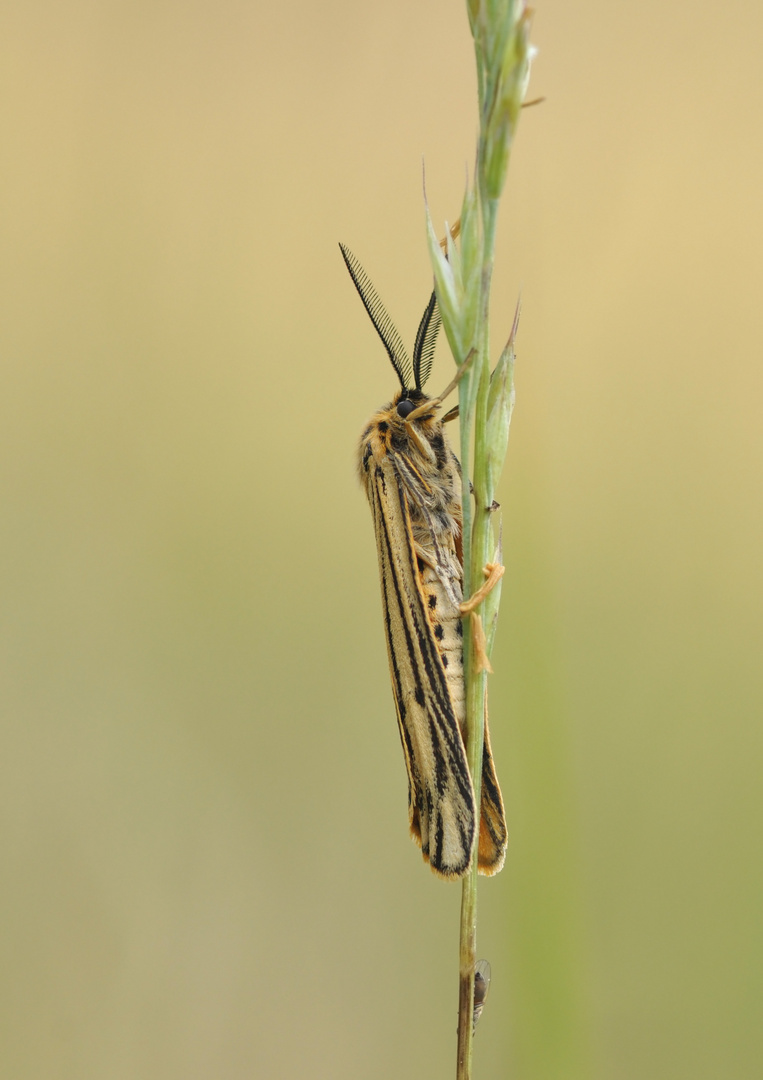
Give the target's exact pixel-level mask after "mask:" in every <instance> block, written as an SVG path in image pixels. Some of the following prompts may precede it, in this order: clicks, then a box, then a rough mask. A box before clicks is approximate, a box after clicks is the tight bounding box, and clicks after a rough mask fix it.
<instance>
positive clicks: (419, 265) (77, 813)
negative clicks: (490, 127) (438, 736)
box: [0, 0, 763, 1080]
mask: <svg viewBox="0 0 763 1080" xmlns="http://www.w3.org/2000/svg"><path fill="white" fill-rule="evenodd" d="M2 22H3V28H2V35H1V36H0V40H1V41H2V44H1V45H0V49H1V50H2V62H1V63H0V72H1V73H2V74H1V75H0V79H1V80H2V93H0V102H1V104H0V121H1V129H2V131H1V139H2V147H3V151H2V157H3V165H2V190H1V192H0V227H1V228H2V241H1V244H0V274H1V275H2V281H1V283H0V304H1V305H2V320H1V328H0V361H1V365H2V366H1V370H2V391H1V392H0V410H2V423H1V424H0V438H1V439H2V451H1V453H0V470H1V471H2V507H3V513H2V534H1V535H2V565H3V579H2V580H3V602H2V643H3V647H2V669H3V688H2V707H3V723H2V746H1V747H0V769H1V770H2V776H1V777H0V800H1V805H0V829H2V865H3V870H4V873H3V884H2V889H1V891H0V917H1V924H2V935H1V940H2V954H1V964H0V970H1V971H2V977H1V985H2V1007H1V1008H0V1017H2V1019H1V1020H0V1024H1V1025H2V1033H1V1034H0V1074H1V1075H2V1076H3V1077H8V1078H9V1080H49V1078H50V1080H54V1078H55V1080H59V1078H60V1080H135V1078H141V1080H154V1078H156V1080H173V1078H177V1080H197V1078H198V1080H202V1078H203V1080H217V1078H225V1080H239V1078H245V1077H246V1078H250V1077H269V1078H276V1080H281V1078H283V1080H291V1078H297V1077H299V1078H302V1077H307V1076H309V1077H311V1078H313V1080H321V1078H327V1080H328V1078H331V1080H335V1078H356V1077H363V1078H364V1080H375V1078H379V1080H381V1078H382V1077H384V1078H386V1077H389V1076H393V1075H394V1076H395V1077H399V1078H405V1077H411V1078H413V1077H424V1076H426V1077H440V1076H449V1075H452V1074H453V1070H454V1062H453V1059H454V1056H455V1007H456V948H457V945H456V932H457V930H456V926H457V918H458V906H459V890H458V889H457V888H456V887H449V886H447V885H443V884H442V883H439V882H437V881H436V880H435V879H434V878H433V877H432V875H431V874H429V873H428V872H427V871H426V870H425V868H424V867H423V866H422V864H421V860H420V857H419V855H418V854H417V852H416V850H415V848H414V847H413V845H412V844H411V843H410V841H409V840H408V838H407V835H406V811H405V777H404V769H403V763H402V755H401V753H400V748H399V745H398V736H397V733H396V725H395V720H394V714H393V708H392V699H391V693H390V689H389V684H388V676H387V670H386V658H385V650H384V643H383V635H382V626H381V617H380V600H379V595H378V592H379V590H378V583H377V579H376V563H375V554H374V546H373V538H372V532H371V524H370V517H369V513H368V509H367V507H366V506H365V505H364V499H363V497H362V495H361V492H360V490H359V488H358V486H357V483H356V480H355V476H354V447H355V441H356V439H357V437H358V435H359V432H360V430H361V428H362V426H363V423H364V421H365V420H366V418H367V416H368V415H369V414H370V413H371V412H372V411H373V410H374V409H375V408H376V407H378V406H379V405H380V404H381V403H382V402H383V401H385V400H387V399H388V398H389V396H390V395H391V393H392V391H393V390H394V378H393V376H392V372H391V370H390V369H389V366H388V364H387V361H386V358H385V356H384V353H383V351H382V349H381V346H380V345H379V343H378V341H377V340H376V339H375V336H374V333H373V330H372V328H371V326H370V323H369V322H368V320H367V318H366V316H365V314H364V312H363V310H362V308H361V306H360V303H359V301H358V298H357V296H356V295H355V293H354V290H353V288H352V285H351V283H350V280H349V278H348V277H347V274H346V271H345V269H344V267H343V265H342V262H341V259H340V256H339V251H338V248H337V241H338V240H343V241H344V242H346V243H347V244H349V245H350V247H351V248H352V249H353V251H354V252H355V253H356V254H357V255H358V257H359V258H360V259H361V261H362V262H363V263H364V265H365V266H366V268H367V269H368V271H369V274H370V275H371V277H372V278H373V280H374V282H375V284H376V285H377V288H378V289H379V292H380V293H381V295H382V296H383V298H384V300H385V302H386V304H387V306H388V308H389V311H390V313H391V314H392V316H393V318H394V319H395V321H396V322H397V324H398V326H399V328H400V330H401V332H402V333H403V335H404V337H405V338H406V340H412V336H413V332H414V330H415V326H416V321H417V319H418V317H419V315H420V314H421V311H422V310H423V306H424V304H425V302H426V299H427V296H428V292H429V289H430V281H431V277H430V272H429V270H428V265H427V256H426V250H425V242H424V224H423V210H422V192H421V163H422V158H424V160H425V162H426V172H427V191H428V196H429V200H430V204H431V207H432V212H433V214H434V216H435V218H436V220H437V221H438V222H443V221H444V219H445V218H449V219H450V220H453V218H455V216H456V215H457V212H458V207H459V205H460V199H461V194H462V188H463V181H464V175H465V169H466V168H467V167H469V166H470V165H471V161H472V156H473V144H474V134H475V128H476V119H475V107H474V74H473V62H472V56H471V42H470V39H469V35H468V28H467V22H466V17H465V13H464V11H463V10H462V5H461V4H460V3H456V2H455V0H453V2H450V0H449V2H448V3H433V2H426V3H415V4H411V3H407V4H403V3H391V4H386V5H375V6H374V5H370V4H356V3H347V2H338V3H332V4H328V5H326V4H322V5H314V4H308V3H300V4H298V5H296V6H292V7H282V8H279V7H278V5H268V6H265V5H263V4H259V3H252V4H245V3H236V2H229V0H222V2H220V3H217V4H209V3H206V4H202V3H190V4H189V3H184V4H181V3H166V2H163V0H158V2H154V3H152V4H133V5H118V4H97V3H89V2H87V0H74V2H73V3H69V4H65V5H61V4H54V3H44V2H43V3H41V4H36V5H24V4H20V3H16V4H10V5H7V6H6V8H5V10H4V14H3V17H2ZM761 33H763V16H762V15H761V12H760V9H759V7H757V6H755V5H752V4H743V3H733V2H732V3H731V4H730V5H729V4H727V5H725V6H723V7H718V5H716V4H710V3H705V4H699V5H698V4H693V5H690V4H688V3H682V4H676V5H664V4H658V3H647V4H642V5H630V6H629V5H612V4H610V3H593V4H589V5H582V6H581V5H570V4H564V3H561V2H560V0H550V2H548V3H541V4H539V5H538V9H537V14H536V19H535V28H534V39H535V42H536V44H537V45H538V47H539V49H540V54H539V57H538V59H537V62H536V65H535V69H534V73H533V80H532V84H531V91H530V92H531V96H537V95H540V94H543V95H545V96H546V99H547V100H546V102H545V104H543V105H542V106H540V107H538V108H534V109H532V110H529V111H527V112H526V113H525V114H524V116H523V120H522V127H521V131H520V136H519V139H518V142H517V145H516V149H515V153H514V159H513V161H512V166H511V170H510V183H509V188H508V191H507V197H506V199H505V201H504V204H503V208H502V216H501V231H500V237H499V252H498V269H497V276H496V293H495V299H494V335H495V342H496V351H497V349H498V346H499V345H500V344H501V343H502V340H503V339H504V337H505V335H506V334H507V332H508V329H509V326H510V322H511V317H512V314H513V308H514V303H515V299H516V295H517V292H518V290H519V289H520V287H521V289H522V296H523V317H522V325H521V331H520V337H519V358H518V367H517V409H516V412H515V420H514V425H513V430H512V438H511V443H510V447H509V463H508V467H507V471H506V474H505V477H504V482H503V493H502V503H503V510H504V540H505V558H506V562H507V566H508V575H507V579H506V580H507V586H506V589H505V593H504V596H505V602H504V609H503V621H502V626H501V630H500V633H499V638H498V644H497V653H496V657H495V660H494V662H495V667H496V675H495V677H494V679H493V681H492V690H491V694H492V698H491V726H492V731H493V743H494V751H495V756H496V760H497V763H498V770H499V775H500V776H501V778H502V783H503V787H504V792H505V796H506V802H507V809H508V813H509V817H510V823H511V830H512V847H511V852H510V856H509V860H508V864H507V867H506V869H505V871H504V872H503V874H502V875H501V876H500V877H499V878H498V879H496V880H494V881H490V882H486V883H484V885H483V886H482V889H481V893H480V914H481V919H480V931H479V933H480V937H479V941H480V947H479V951H480V954H481V955H484V956H487V957H488V958H489V959H490V961H491V963H492V967H493V987H492V990H491V995H490V999H489V1001H488V1005H487V1007H486V1009H485V1013H484V1015H483V1019H482V1022H481V1025H480V1030H479V1032H478V1036H477V1042H476V1049H475V1068H476V1074H475V1075H476V1077H480V1078H484V1080H487V1078H504V1077H505V1078H511V1080H557V1078H558V1080H569V1078H580V1080H589V1078H591V1080H643V1078H644V1077H649V1078H651V1080H663V1078H664V1080H679V1078H689V1077H690V1078H692V1080H719V1078H721V1077H723V1078H725V1077H729V1078H733V1080H747V1078H750V1080H752V1078H758V1077H759V1076H760V1075H761V1072H762V1071H763V1053H762V1052H761V1051H762V1049H763V1048H762V1047H761V1042H762V1040H761V1025H760V1000H761V991H762V990H763V987H762V986H761V983H762V981H763V980H762V978H761V951H762V937H761V929H760V917H761V899H760V886H761V878H763V873H762V871H761V851H760V820H761V809H762V803H763V799H762V798H761V792H760V788H761V783H760V773H761V760H760V750H761V742H763V735H762V734H761V713H762V711H763V687H762V685H761V682H762V680H761V644H762V638H763V603H762V601H761V584H762V583H763V582H762V578H763V572H762V571H761V547H762V541H763V507H762V506H761V499H760V474H761V462H762V457H763V454H762V451H763V437H762V436H761V423H760V411H761V397H762V396H763V356H762V352H763V350H762V349H761V341H762V340H763V333H762V331H763V319H762V318H761V301H760V295H761V287H762V284H763V280H762V279H763V275H762V273H761V271H762V270H763V258H762V256H761V250H762V248H761V240H763V223H762V217H761V194H760V193H761V190H762V188H763V149H762V144H761V138H760V116H761V105H762V104H763V86H762V81H763V80H762V76H761V67H760V56H759V53H760V48H759V42H760V40H761ZM450 364H451V361H450V360H449V358H448V356H447V355H446V351H445V349H444V348H443V349H442V351H441V353H440V356H439V359H438V361H437V364H436V369H435V374H434V375H433V378H432V386H433V388H434V389H435V390H437V389H439V388H440V385H441V384H444V383H445V382H446V381H447V379H448V378H449V377H450Z"/></svg>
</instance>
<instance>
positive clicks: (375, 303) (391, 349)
mask: <svg viewBox="0 0 763 1080" xmlns="http://www.w3.org/2000/svg"><path fill="white" fill-rule="evenodd" d="M339 250H340V251H341V252H342V258H343V259H344V262H345V265H346V267H347V269H348V270H349V272H350V277H351V278H352V280H353V284H354V285H355V288H356V289H357V290H358V294H359V296H360V299H361V300H362V301H363V307H364V308H365V309H366V311H367V312H368V317H369V318H370V320H371V322H372V323H373V324H374V327H375V329H376V332H377V334H378V335H379V337H380V338H381V340H382V344H383V345H384V348H385V349H386V350H387V355H388V356H389V359H390V363H391V364H392V367H393V368H394V369H395V373H396V374H397V377H398V379H399V380H400V388H401V391H402V394H401V395H400V397H399V398H398V400H397V413H398V416H400V417H402V418H403V419H405V418H406V417H407V416H408V415H410V413H412V412H413V411H414V409H415V408H417V407H418V406H419V405H420V404H421V403H422V402H423V401H425V400H426V399H425V396H424V394H423V393H422V390H423V387H424V384H425V383H426V381H427V379H428V378H429V374H430V372H431V370H432V361H433V360H434V350H435V345H436V343H437V333H438V331H439V329H440V312H439V309H438V307H437V297H436V296H435V294H434V292H433V293H432V295H431V296H430V298H429V303H428V304H427V306H426V309H425V311H424V314H423V315H422V316H421V322H420V323H419V328H418V330H417V331H416V340H415V342H414V345H413V361H411V359H410V357H409V356H408V353H407V351H406V348H405V345H403V339H402V338H401V337H400V334H399V333H398V332H397V329H396V327H395V324H394V323H393V322H392V320H391V319H390V317H389V315H388V314H387V312H386V309H385V307H384V304H383V303H382V302H381V299H380V298H379V294H378V293H377V291H376V289H375V288H374V286H373V284H372V282H371V280H370V278H369V277H368V275H367V274H366V272H365V270H364V269H363V267H362V266H361V265H360V263H359V262H358V260H357V259H356V258H355V256H354V255H353V254H352V252H351V251H350V250H349V249H348V248H346V247H345V246H344V244H340V245H339ZM416 395H418V396H416ZM411 403H412V404H411Z"/></svg>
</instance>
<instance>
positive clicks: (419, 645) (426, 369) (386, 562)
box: [340, 244, 506, 879]
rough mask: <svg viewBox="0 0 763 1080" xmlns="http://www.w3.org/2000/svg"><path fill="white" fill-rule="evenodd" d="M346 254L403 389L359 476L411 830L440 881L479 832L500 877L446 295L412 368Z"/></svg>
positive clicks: (369, 445)
mask: <svg viewBox="0 0 763 1080" xmlns="http://www.w3.org/2000/svg"><path fill="white" fill-rule="evenodd" d="M340 248H341V251H342V256H343V258H344V261H345V263H346V265H347V269H348V270H349V272H350V277H351V278H352V280H353V282H354V284H355V287H356V289H357V290H358V293H359V294H360V298H361V300H362V301H363V305H364V307H365V309H366V311H367V312H368V315H369V316H370V318H371V322H372V323H373V325H374V327H375V329H376V332H377V333H378V335H379V337H380V338H381V340H382V343H383V345H384V348H385V349H386V351H387V354H388V356H389V359H390V361H391V362H392V367H393V368H394V370H395V373H396V375H397V377H398V380H399V382H400V390H399V391H398V392H397V393H396V394H395V396H394V397H393V398H392V400H391V401H390V402H389V403H388V404H387V405H384V406H383V407H382V408H381V409H379V411H378V412H377V413H375V414H374V415H373V416H372V417H371V420H370V421H369V423H368V425H367V426H366V428H365V429H364V431H363V434H362V436H361V439H360V446H359V451H358V471H359V474H360V480H361V483H362V485H363V487H364V488H365V492H366V495H367V497H368V501H369V503H370V506H371V515H372V517H373V525H374V533H375V535H376V547H377V553H378V557H379V576H380V579H381V592H382V607H383V614H384V629H385V633H386V638H387V651H388V656H389V668H390V675H391V678H392V693H393V696H394V699H395V709H396V711H397V721H398V728H399V731H400V740H401V742H402V745H403V756H404V758H405V766H406V770H407V773H408V820H409V824H410V831H411V835H412V837H413V839H414V840H415V841H416V843H418V844H419V845H420V846H421V853H422V855H423V857H424V859H425V861H427V862H428V863H429V865H430V867H431V868H432V870H433V871H434V872H435V874H437V875H439V876H440V877H443V878H449V879H452V878H458V877H461V876H462V875H463V874H465V873H466V871H467V870H468V868H469V864H470V861H471V857H472V850H473V848H474V844H475V839H476V837H477V832H478V830H479V839H478V848H477V851H478V869H479V871H480V872H481V873H483V874H495V873H497V872H498V871H499V870H500V869H501V867H502V866H503V861H504V857H505V853H506V821H505V816H504V809H503V800H502V798H501V791H500V788H499V786H498V779H497V777H496V774H495V767H494V765H493V757H492V754H491V751H490V736H489V733H488V727H487V717H486V718H485V742H484V756H483V763H482V795H481V806H480V813H479V815H478V814H477V808H476V805H475V797H474V788H473V786H472V781H471V777H470V775H469V767H468V764H467V757H466V749H465V743H466V709H465V699H464V670H463V623H462V621H461V620H462V616H461V611H460V610H459V604H460V603H461V601H462V599H463V552H462V545H461V520H462V518H461V478H460V465H459V463H458V460H457V458H456V456H455V455H454V453H453V451H452V450H451V449H450V446H449V445H448V440H447V438H446V436H445V432H444V430H443V423H442V421H441V420H439V419H438V416H437V411H438V408H439V406H440V405H441V399H440V398H429V397H427V395H426V394H425V393H424V390H423V387H424V385H425V383H426V381H427V379H428V377H429V374H430V372H431V368H432V361H433V359H434V349H435V344H436V339H437V333H438V330H439V328H440V315H439V311H438V308H437V298H436V296H435V294H434V293H432V295H431V297H430V299H429V303H428V304H427V306H426V309H425V311H424V314H423V316H422V318H421V322H420V323H419V328H418V331H417V333H416V340H415V343H414V347H413V360H412V361H411V359H410V358H409V356H408V353H407V351H406V349H405V346H404V345H403V342H402V339H401V337H400V335H399V333H398V332H397V330H396V328H395V326H394V324H393V323H392V321H391V319H390V318H389V316H388V315H387V312H386V311H385V309H384V306H383V304H382V302H381V300H380V299H379V296H378V294H377V292H376V290H375V288H374V286H373V285H372V283H371V281H370V280H369V278H368V276H367V275H366V273H365V271H364V270H363V268H362V267H361V265H360V263H359V262H358V260H357V259H356V258H355V257H354V255H352V254H351V252H350V251H349V250H348V249H347V248H346V247H345V246H344V245H342V244H340ZM452 385H453V384H451V386H452ZM449 389H450V388H449ZM444 396H446V395H445V394H444V395H443V397H444Z"/></svg>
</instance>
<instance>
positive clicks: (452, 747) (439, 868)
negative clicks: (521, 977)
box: [369, 457, 476, 877]
mask: <svg viewBox="0 0 763 1080" xmlns="http://www.w3.org/2000/svg"><path fill="white" fill-rule="evenodd" d="M369 487H370V492H371V494H372V498H373V504H374V517H375V519H376V536H377V543H378V548H379V562H380V568H381V578H382V588H383V591H384V596H383V600H384V609H385V629H386V633H387V645H388V649H389V656H390V670H391V673H392V679H393V690H394V695H395V701H396V705H397V709H398V722H399V724H400V728H401V738H402V740H403V749H404V753H405V756H406V764H407V765H408V773H409V791H410V797H411V800H412V806H411V830H412V832H413V833H414V835H415V833H416V832H417V829H416V826H417V824H418V827H419V831H420V837H419V838H420V841H421V847H422V853H423V855H424V857H425V858H427V857H428V858H429V861H430V863H431V866H432V869H433V870H435V871H436V872H437V873H439V874H442V875H443V876H445V877H455V876H459V875H461V874H463V873H464V872H465V871H466V869H467V868H468V866H469V861H470V857H471V849H472V846H473V843H474V833H475V817H476V815H475V809H474V793H473V790H472V783H471V778H470V776H469V769H468V766H467V762H466V752H465V750H464V744H463V740H462V738H461V733H460V731H459V728H458V722H457V720H456V716H455V712H454V709H453V704H452V701H451V698H450V690H449V688H448V683H447V679H446V676H445V669H444V667H443V664H442V659H441V657H440V653H439V650H438V648H437V643H436V641H435V638H434V634H433V630H432V627H431V624H430V622H429V619H428V618H427V615H426V609H425V600H424V596H423V592H422V589H421V585H420V582H419V579H418V572H417V569H416V555H415V551H414V548H413V538H412V535H411V525H410V518H409V513H408V505H407V500H406V496H405V491H404V488H403V484H402V481H401V479H400V477H399V475H398V473H397V471H396V469H395V466H394V464H393V463H392V459H391V458H390V457H387V458H386V459H385V461H384V462H383V463H382V464H380V463H378V462H377V463H376V464H375V466H374V473H373V477H372V480H371V484H370V485H369Z"/></svg>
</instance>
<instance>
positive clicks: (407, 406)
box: [397, 398, 416, 418]
mask: <svg viewBox="0 0 763 1080" xmlns="http://www.w3.org/2000/svg"><path fill="white" fill-rule="evenodd" d="M415 408H416V406H415V405H414V404H413V402H412V401H408V399H407V398H406V400H405V401H398V403H397V415H398V416H402V417H404V418H405V417H406V416H407V415H408V413H412V412H413V410H414V409H415Z"/></svg>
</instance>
